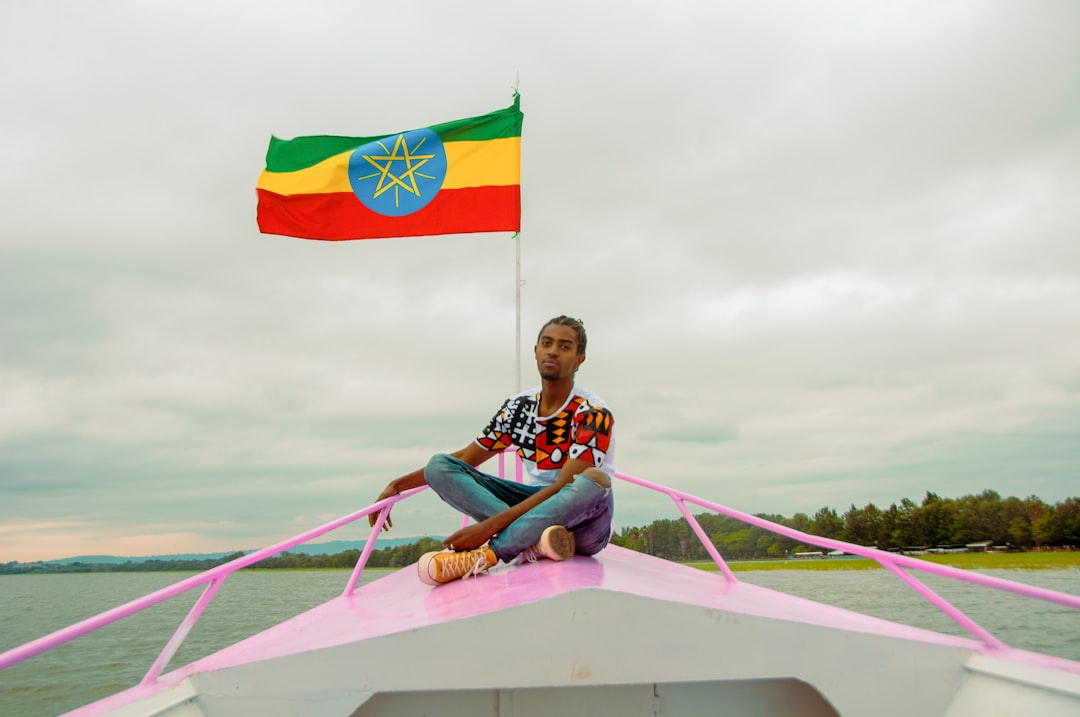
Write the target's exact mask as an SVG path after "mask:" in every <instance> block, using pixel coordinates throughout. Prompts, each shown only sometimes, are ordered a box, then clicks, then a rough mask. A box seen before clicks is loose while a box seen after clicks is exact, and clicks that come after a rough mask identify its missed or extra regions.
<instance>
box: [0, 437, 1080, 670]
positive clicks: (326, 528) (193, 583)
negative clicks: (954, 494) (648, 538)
mask: <svg viewBox="0 0 1080 717" xmlns="http://www.w3.org/2000/svg"><path fill="white" fill-rule="evenodd" d="M516 463H518V465H517V466H516V474H517V475H516V477H517V479H518V480H519V481H520V480H521V467H520V461H517V462H516ZM499 475H505V465H504V461H503V458H502V456H500V457H499ZM615 477H617V478H619V479H621V480H623V481H625V482H627V483H631V484H634V485H638V486H641V487H644V488H648V489H650V490H653V491H656V492H659V493H662V494H664V495H666V496H668V497H669V498H671V500H672V501H673V502H674V503H675V505H676V506H677V508H678V509H679V511H680V512H681V513H682V515H683V517H684V518H686V521H687V523H689V525H690V527H691V528H692V529H693V531H694V533H695V534H696V535H697V537H698V539H699V540H700V541H701V544H702V545H703V546H704V547H705V549H706V551H708V553H709V555H710V556H711V557H712V559H713V560H714V561H715V562H716V564H717V566H718V567H719V568H720V571H721V572H722V573H723V575H724V579H725V580H727V581H729V582H738V580H737V578H736V577H735V575H734V573H732V571H731V569H730V568H729V567H728V565H727V563H726V562H725V561H724V559H723V557H721V555H720V553H719V551H717V549H716V546H714V545H713V544H712V541H711V540H709V537H708V536H707V535H706V534H705V531H704V530H703V529H702V528H701V525H700V524H699V523H698V521H697V519H696V518H695V517H694V516H693V514H691V512H690V510H689V509H688V508H687V507H686V504H687V503H691V504H694V505H697V506H700V507H702V508H706V509H708V510H712V511H715V512H717V513H719V514H721V515H726V516H728V517H730V518H734V519H736V520H739V521H741V522H743V523H746V524H748V525H753V526H756V527H759V528H762V529H764V530H768V531H770V532H773V533H776V534H777V535H782V536H784V537H787V538H792V539H794V540H798V541H800V542H802V543H806V544H809V545H817V546H820V547H823V548H829V549H832V550H842V551H844V552H846V553H850V554H852V555H859V556H862V557H866V558H870V559H871V560H874V561H876V562H877V563H879V564H880V565H881V566H882V567H884V568H885V569H887V570H889V571H890V572H892V573H893V574H895V575H896V576H897V577H898V578H900V579H901V580H902V581H903V582H905V583H907V584H908V585H909V586H910V587H911V588H912V589H914V590H915V591H916V592H917V593H919V594H920V595H922V596H923V597H924V598H925V599H926V600H927V601H929V602H930V603H931V604H932V605H934V606H935V607H937V608H938V609H939V610H941V611H942V612H944V613H945V614H946V615H948V616H949V617H950V618H952V619H953V620H954V621H955V622H957V623H958V624H959V625H960V626H962V627H963V628H964V629H966V630H968V631H969V632H970V633H971V634H973V635H974V636H975V637H976V638H978V639H979V641H980V642H981V643H982V644H983V645H984V648H985V649H987V650H996V649H1000V648H1003V647H1004V645H1003V643H1002V642H1001V641H1000V640H998V639H997V638H995V637H994V636H993V635H991V634H990V633H989V632H988V631H987V630H985V629H984V628H982V627H981V626H979V625H978V624H977V623H975V621H973V620H972V619H971V618H969V617H968V616H966V615H965V614H964V613H963V612H961V611H960V610H958V609H957V608H956V607H954V606H953V605H952V604H950V603H949V602H948V601H947V600H945V599H944V598H942V597H941V596H940V595H938V594H937V593H935V592H934V591H933V590H931V589H930V588H928V587H927V586H926V585H924V584H923V583H922V582H920V581H918V580H916V579H915V578H914V577H912V576H911V575H909V574H908V573H907V572H905V569H912V570H922V571H924V572H927V573H932V574H935V575H940V576H943V577H948V578H953V579H957V580H961V581H963V582H968V583H974V584H978V585H983V586H986V587H990V588H995V589H998V590H1004V591H1008V592H1012V593H1016V594H1018V595H1023V596H1025V597H1031V598H1036V599H1039V600H1045V601H1048V602H1053V603H1057V604H1060V605H1065V606H1068V607H1072V608H1076V609H1080V597H1077V596H1074V595H1068V594H1065V593H1059V592H1055V591H1053V590H1046V589H1044V588H1037V587H1033V586H1030V585H1023V584H1020V583H1014V582H1011V581H1008V580H1003V579H1001V578H995V577H991V576H988V575H982V574H979V573H971V572H966V571H963V570H958V569H956V568H950V567H947V566H944V565H937V564H935V563H930V562H926V561H922V560H917V559H915V558H911V557H908V556H905V555H896V554H894V553H887V552H884V551H880V550H877V549H874V548H866V547H863V546H860V545H854V544H852V543H845V542H843V541H840V540H833V539H830V538H821V537H818V536H814V535H810V534H808V533H803V532H802V531H799V530H794V529H792V528H787V527H785V526H782V525H779V524H776V523H772V522H770V521H767V520H765V519H763V518H758V517H757V516H754V515H750V514H748V513H742V512H740V511H737V510H733V509H731V508H728V507H726V506H723V505H720V504H717V503H712V502H710V501H706V500H704V499H701V498H697V497H695V496H693V495H690V494H689V493H684V492H682V491H679V490H675V489H673V488H668V487H666V486H663V485H660V484H658V483H652V482H650V481H646V480H643V479H641V478H636V477H634V476H630V475H627V474H624V473H616V474H615ZM425 489H426V486H422V487H420V488H414V489H412V490H409V491H406V492H404V493H402V494H400V495H397V496H393V497H390V498H386V499H384V500H381V501H378V502H377V503H373V504H371V505H369V506H368V507H366V508H363V509H361V510H358V511H356V512H354V513H350V514H348V515H346V516H343V517H341V518H338V519H337V520H333V521H331V522H329V523H326V524H325V525H322V526H319V527H318V528H314V529H313V530H309V531H307V532H306V533H301V534H300V535H297V536H294V537H292V538H289V539H288V540H284V541H282V542H280V543H275V544H274V545H271V546H269V547H266V548H263V549H262V550H258V551H256V552H253V553H250V554H248V555H245V556H243V557H241V558H237V559H236V560H232V561H230V562H228V563H225V564H223V565H219V566H218V567H216V568H212V569H210V570H207V571H206V572H203V573H200V574H198V575H194V576H192V577H190V578H187V579H186V580H181V581H180V582H178V583H175V584H173V585H170V586H168V587H166V588H163V589H161V590H158V591H156V592H153V593H150V594H149V595H144V596H143V597H141V598H138V599H136V600H132V601H131V602H128V603H125V604H123V605H120V606H119V607H116V608H113V609H112V610H108V611H106V612H103V613H100V614H98V615H95V616H94V617H91V618H88V619H86V620H83V621H81V622H78V623H76V624H74V625H71V626H69V627H66V628H64V629H62V630H58V631H56V632H53V633H51V634H48V635H45V636H44V637H40V638H38V639H36V640H33V641H31V642H28V643H26V644H25V645H21V646H19V647H16V648H14V649H12V650H8V651H7V652H4V653H2V654H0V670H3V669H6V668H8V667H11V666H12V665H15V664H18V663H20V662H23V661H25V660H28V659H30V658H31V657H34V656H36V655H39V654H41V653H43V652H46V651H48V650H51V649H53V648H54V647H57V646H59V645H62V644H64V643H67V642H70V641H72V640H74V639H76V638H78V637H81V636H83V635H86V634H88V633H90V632H94V631H95V630H98V629H100V628H102V627H104V626H106V625H110V624H112V623H114V622H117V621H119V620H122V619H124V618H125V617H129V616H131V615H134V614H135V613H138V612H141V611H143V610H145V609H147V608H149V607H152V606H153V605H157V604H158V603H161V602H164V601H166V600H169V599H171V598H174V597H176V596H178V595H181V594H183V593H186V592H188V591H190V590H194V589H195V588H199V587H202V588H203V592H202V594H201V595H200V596H199V598H198V600H197V601H196V602H195V604H194V605H193V606H192V608H191V610H190V611H189V612H188V614H187V616H186V617H185V618H184V619H183V620H182V621H181V623H180V625H179V626H178V627H177V629H176V631H175V632H174V633H173V635H172V637H171V638H170V639H169V641H168V642H167V643H166V645H165V647H164V648H163V649H162V651H161V653H160V654H159V655H158V657H157V659H156V660H155V661H154V663H153V665H151V667H150V669H149V670H148V671H147V673H146V675H145V676H144V677H143V679H142V680H141V683H140V684H144V685H145V684H150V683H153V682H155V681H157V679H158V677H159V676H160V675H161V674H162V672H163V671H164V670H165V668H166V667H167V666H168V664H169V661H170V660H171V659H172V658H173V656H174V655H175V654H176V651H177V650H178V649H179V648H180V646H181V644H183V642H184V639H185V638H186V637H187V636H188V634H189V633H190V632H191V629H192V628H193V627H194V625H195V624H196V623H197V622H198V620H199V618H200V617H201V616H202V614H203V611H204V610H205V609H206V607H207V606H208V605H209V604H210V602H211V601H212V600H213V598H214V596H215V595H216V594H217V591H218V589H219V588H220V587H221V585H222V584H223V583H224V581H225V580H226V579H227V578H228V577H229V576H230V575H232V574H233V573H234V572H236V571H237V570H240V569H242V568H246V567H249V566H251V565H254V564H256V563H259V562H261V561H262V560H265V559H266V558H269V557H272V556H274V555H277V554H278V553H281V552H284V551H286V550H289V549H291V548H294V547H296V546H297V545H301V544H303V543H307V542H309V541H311V540H314V539H315V538H318V537H321V536H323V535H325V534H327V533H329V532H331V531H334V530H337V529H338V528H341V527H343V526H345V525H349V524H352V523H354V522H356V521H358V520H360V519H361V518H365V517H367V516H369V515H371V514H373V513H378V517H377V518H376V520H375V524H374V526H373V527H372V529H371V534H370V536H369V538H368V540H367V542H366V544H365V546H364V550H363V551H362V552H361V554H360V558H359V559H358V560H357V563H356V567H355V568H354V569H353V571H352V574H351V575H350V576H349V580H348V582H347V584H346V586H345V590H344V591H343V593H342V594H343V595H348V594H350V593H352V592H353V591H354V590H355V589H356V585H357V581H358V580H359V579H360V575H361V573H362V572H363V570H364V567H365V566H366V565H367V561H368V558H369V557H370V555H371V551H372V550H373V549H374V547H375V544H376V542H377V541H378V538H379V535H380V534H381V532H382V528H383V524H384V523H385V522H386V518H387V516H388V515H389V512H390V508H391V506H392V505H393V504H394V503H397V502H398V501H399V500H404V499H405V498H408V497H411V496H413V495H415V494H417V493H419V492H421V491H423V490H425Z"/></svg>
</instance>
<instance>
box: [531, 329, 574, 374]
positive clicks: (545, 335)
mask: <svg viewBox="0 0 1080 717" xmlns="http://www.w3.org/2000/svg"><path fill="white" fill-rule="evenodd" d="M534 351H535V353H536V368H537V370H538V371H539V372H540V378H542V379H545V380H547V381H558V380H561V379H566V378H570V379H572V378H573V377H574V372H575V371H577V367H578V366H580V365H581V363H582V361H584V360H585V355H584V354H579V353H578V341H577V332H575V331H574V330H573V329H572V328H570V327H569V326H559V325H558V324H549V325H547V326H545V327H544V329H543V331H541V332H540V339H539V340H538V341H537V343H536V347H535V349H534Z"/></svg>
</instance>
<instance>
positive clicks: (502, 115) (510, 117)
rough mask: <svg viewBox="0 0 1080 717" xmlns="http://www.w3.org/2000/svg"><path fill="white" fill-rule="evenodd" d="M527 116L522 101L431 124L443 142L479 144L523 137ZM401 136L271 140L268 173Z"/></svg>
mask: <svg viewBox="0 0 1080 717" xmlns="http://www.w3.org/2000/svg"><path fill="white" fill-rule="evenodd" d="M522 119H523V115H522V113H521V109H520V108H519V107H518V102H517V101H516V100H515V102H514V104H513V105H511V106H510V107H507V108H506V109H502V110H498V111H496V112H491V113H489V114H486V115H480V116H479V117H468V118H466V119H460V120H454V121H452V122H444V123H442V124H436V125H431V127H430V129H431V130H433V131H434V132H435V133H436V134H438V135H439V137H440V138H441V139H442V141H443V142H463V141H478V140H487V139H498V138H502V137H520V136H521V122H522ZM395 134H398V133H397V132H391V133H389V134H384V135H376V136H374V137H336V136H330V135H315V136H310V137H296V138H295V139H278V138H277V137H271V138H270V147H269V149H267V150H266V170H267V171H268V172H295V171H297V170H300V169H305V168H307V167H310V166H312V165H315V164H318V163H319V162H321V161H323V160H325V159H328V158H330V157H333V156H334V155H336V154H341V153H342V152H347V151H349V150H351V149H355V148H356V147H359V146H361V145H364V144H367V143H368V142H374V141H375V140H377V139H382V138H383V137H389V136H391V135H395Z"/></svg>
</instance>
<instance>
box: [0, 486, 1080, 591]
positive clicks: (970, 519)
mask: <svg viewBox="0 0 1080 717" xmlns="http://www.w3.org/2000/svg"><path fill="white" fill-rule="evenodd" d="M758 517H759V518H764V519H765V520H769V521H772V522H774V523H779V524H780V525H784V526H787V527H789V528H794V529H795V530H799V531H801V532H804V533H810V534H812V535H817V536H821V537H824V538H832V539H834V540H842V541H845V542H848V543H855V544H856V545H864V546H873V547H877V548H880V549H882V550H902V549H904V548H928V547H935V546H945V545H966V544H969V543H974V542H982V541H990V542H992V543H993V544H994V545H1007V546H1010V547H1013V548H1016V549H1021V550H1038V549H1051V548H1064V547H1077V546H1080V498H1067V499H1065V500H1064V501H1062V502H1060V503H1057V504H1055V505H1052V506H1051V505H1048V504H1047V503H1045V502H1043V501H1042V500H1040V499H1039V498H1038V497H1036V496H1028V497H1027V498H1024V499H1019V498H1004V499H1003V498H1002V497H1001V496H1000V495H999V494H998V493H996V492H995V491H992V490H986V491H983V492H982V493H980V494H979V495H967V496H963V497H962V498H941V497H939V496H938V495H937V494H936V493H930V492H928V493H927V494H926V496H925V497H924V498H923V500H922V503H921V504H916V503H915V502H914V501H912V500H910V499H908V498H904V499H903V500H902V501H900V503H899V504H896V503H893V504H892V505H890V506H889V507H888V508H887V509H884V510H882V509H880V508H878V507H877V506H875V505H874V504H873V503H868V504H867V505H866V506H864V507H862V508H856V507H855V505H854V504H852V505H851V507H850V508H849V509H848V510H847V511H846V512H845V513H844V514H843V515H840V514H839V513H837V512H836V511H835V510H834V509H832V508H821V509H820V510H818V511H817V512H816V513H814V515H813V517H811V516H808V515H806V514H805V513H796V514H795V515H793V516H792V517H790V518H786V517H784V516H782V515H770V514H767V513H761V514H758ZM695 518H696V519H697V521H698V523H699V524H700V525H701V527H702V529H703V530H704V531H705V534H706V535H708V536H709V540H710V541H711V542H712V544H713V545H715V546H716V548H717V550H719V551H720V554H721V555H722V556H723V557H724V559H725V560H753V559H763V558H782V557H784V556H786V555H791V554H792V553H795V552H802V551H808V550H815V549H816V547H815V546H808V545H802V544H799V543H797V542H796V541H794V540H791V539H789V538H784V537H781V536H779V535H775V534H773V533H770V532H768V531H766V530H763V529H761V528H757V527H753V526H748V525H746V524H745V523H742V522H740V521H738V520H735V519H734V518H729V517H727V516H723V515H718V514H715V513H701V514H699V515H696V516H695ZM611 542H612V543H614V544H615V545H621V546H623V547H625V548H630V549H632V550H637V551H638V552H642V553H648V554H650V555H655V556H657V557H661V558H666V559H668V560H707V559H709V555H708V553H707V552H706V550H705V547H704V546H703V545H701V543H700V542H699V541H698V539H697V536H696V535H694V533H693V531H692V530H691V528H690V525H689V523H687V522H686V520H685V519H684V518H679V519H677V520H669V519H661V520H655V521H653V522H652V523H650V524H649V525H646V526H640V527H630V528H623V529H621V530H619V531H618V532H617V533H616V534H615V535H614V536H613V537H612V541H611ZM442 547H443V546H442V543H441V541H440V540H439V539H437V538H420V539H419V540H417V541H416V542H414V543H407V544H404V545H398V546H393V547H387V548H383V549H381V550H372V551H371V555H370V556H369V557H368V562H367V567H370V568H400V567H404V566H406V565H411V564H412V563H415V562H416V561H417V560H418V559H419V558H420V556H421V555H423V554H424V553H426V552H428V551H431V550H442ZM243 555H244V553H242V552H237V553H233V554H232V555H227V556H225V557H222V558H218V559H216V560H160V559H154V560H145V561H127V562H124V563H115V564H106V563H64V564H51V563H18V562H10V563H0V575H5V574H7V575H12V574H20V573H91V572H149V571H163V570H189V571H203V570H209V569H210V568H214V567H217V566H218V565H222V564H224V563H227V562H229V561H231V560H235V559H237V558H240V557H243ZM359 559H360V551H359V550H346V551H344V552H341V553H335V554H333V555H308V554H306V553H289V552H286V553H282V554H281V555H275V556H273V557H271V558H267V559H266V560H263V561H262V562H260V563H257V564H255V565H253V566H251V567H249V568H246V569H248V570H268V569H269V570H273V569H278V570H280V569H302V570H313V569H320V568H352V567H353V566H355V565H356V562H357V560H359Z"/></svg>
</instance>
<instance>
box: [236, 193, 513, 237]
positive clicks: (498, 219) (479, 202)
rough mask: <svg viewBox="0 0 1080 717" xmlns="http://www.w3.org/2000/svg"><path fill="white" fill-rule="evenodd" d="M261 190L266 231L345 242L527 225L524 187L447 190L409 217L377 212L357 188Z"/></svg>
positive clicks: (260, 217) (260, 216) (261, 224)
mask: <svg viewBox="0 0 1080 717" xmlns="http://www.w3.org/2000/svg"><path fill="white" fill-rule="evenodd" d="M255 191H256V193H257V194H258V196H259V206H258V222H259V230H260V231H261V232H263V233H264V234H283V235H285V236H291V237H299V238H301V239H321V240H326V241H343V240H348V239H381V238H387V237H405V236H427V235H432V234H465V233H471V232H500V231H514V232H516V231H519V230H520V229H521V187H520V186H519V185H513V186H503V187H469V188H466V189H444V190H442V191H441V192H439V193H438V194H437V195H436V196H435V198H434V199H432V200H431V203H430V204H428V205H427V206H426V207H424V208H423V209H421V210H420V211H418V212H416V213H414V214H409V215H408V216H404V217H387V216H383V215H381V214H376V213H375V212H373V211H371V210H370V209H368V208H367V207H365V206H364V205H363V204H362V203H361V202H360V200H359V199H357V198H356V195H354V194H353V193H351V192H337V193H333V194H297V195H292V196H288V197H286V196H282V195H280V194H275V193H274V192H268V191H266V190H265V189H256V190H255Z"/></svg>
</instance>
